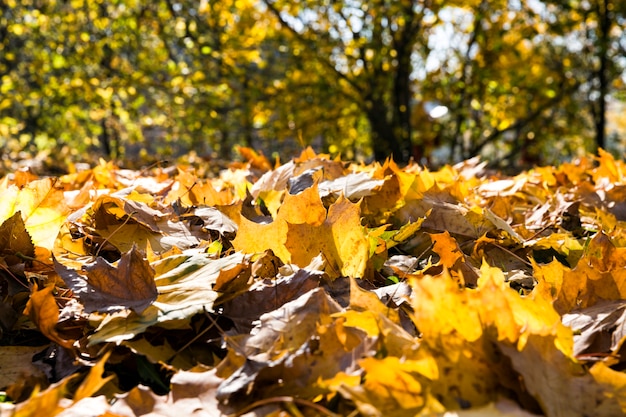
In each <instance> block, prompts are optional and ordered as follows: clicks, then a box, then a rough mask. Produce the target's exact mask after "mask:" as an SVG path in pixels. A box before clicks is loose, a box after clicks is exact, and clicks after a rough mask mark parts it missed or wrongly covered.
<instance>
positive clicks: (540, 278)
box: [0, 149, 626, 417]
mask: <svg viewBox="0 0 626 417" xmlns="http://www.w3.org/2000/svg"><path fill="white" fill-rule="evenodd" d="M243 151H244V154H245V155H247V157H248V160H247V163H245V164H239V165H233V166H232V167H230V168H229V169H226V170H223V171H221V173H220V175H219V176H218V177H213V178H204V176H203V175H200V174H199V173H198V171H197V170H194V169H191V168H190V167H186V166H183V165H178V166H175V167H171V168H153V169H151V170H147V171H142V172H139V171H130V170H124V169H119V168H117V167H116V166H114V165H113V164H111V163H105V162H102V163H101V164H100V165H99V166H97V167H95V168H93V169H89V170H85V171H82V172H77V173H73V174H69V175H66V176H62V177H59V178H38V177H36V176H34V175H33V174H31V173H29V172H28V171H19V172H15V173H14V174H12V175H9V176H6V177H5V178H3V179H2V180H1V181H0V201H1V204H0V222H1V225H0V344H1V345H2V346H0V390H2V392H1V393H0V401H1V402H2V403H1V404H0V407H1V410H2V415H14V416H20V417H21V416H41V415H46V416H54V415H60V416H137V415H151V416H180V415H194V416H196V415H197V416H221V415H249V416H255V415H256V416H266V415H274V416H279V415H289V416H318V415H325V416H422V415H424V416H431V415H434V416H444V415H445V416H454V415H458V416H463V415H467V416H470V415H481V416H530V415H535V414H537V415H546V416H568V417H569V416H590V415H593V416H615V415H620V414H622V413H623V412H622V410H624V409H626V374H624V373H623V372H622V371H623V369H624V368H625V367H626V360H624V356H623V351H624V350H625V347H624V343H623V342H624V340H625V339H624V336H625V334H626V331H625V327H624V323H625V321H624V316H625V314H626V301H624V300H626V223H625V222H626V202H625V201H626V164H624V163H623V162H622V161H618V160H615V159H614V158H613V157H612V156H610V155H609V154H608V153H606V152H603V151H600V153H599V155H598V156H596V157H592V156H589V157H587V158H583V159H580V160H577V161H575V162H572V163H566V164H563V165H561V166H558V167H544V168H536V169H533V170H530V171H527V172H524V173H521V174H519V175H517V176H514V177H508V176H503V175H499V174H497V173H493V172H489V171H487V170H486V169H485V168H484V165H483V164H481V163H479V161H476V160H470V161H466V162H464V163H462V164H459V165H456V166H447V167H444V168H442V169H440V170H438V171H429V170H428V169H426V168H423V167H420V166H418V165H415V164H412V165H409V166H407V167H405V168H399V167H398V166H397V165H396V164H395V163H393V162H392V161H387V162H386V163H385V164H383V165H380V164H373V165H359V164H351V163H348V162H343V161H341V160H339V159H334V160H333V159H331V158H329V157H328V156H326V155H316V154H315V153H314V152H313V151H311V150H310V149H308V150H305V151H304V152H303V153H302V155H301V156H300V157H299V158H296V159H294V160H292V161H290V162H288V163H285V164H282V165H280V164H275V165H272V164H271V163H270V162H269V161H268V160H267V159H265V158H264V157H263V156H262V155H257V154H255V153H254V152H253V151H251V150H249V149H248V150H243ZM208 171H210V169H207V172H208Z"/></svg>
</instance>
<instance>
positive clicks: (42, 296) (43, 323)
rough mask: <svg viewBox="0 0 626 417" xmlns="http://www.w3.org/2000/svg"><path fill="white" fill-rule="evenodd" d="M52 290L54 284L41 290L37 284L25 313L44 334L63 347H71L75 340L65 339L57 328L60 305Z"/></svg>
mask: <svg viewBox="0 0 626 417" xmlns="http://www.w3.org/2000/svg"><path fill="white" fill-rule="evenodd" d="M52 291H54V287H53V286H49V287H45V288H44V289H42V290H39V289H38V288H37V285H35V286H34V287H33V291H32V293H31V295H30V299H29V300H28V303H27V304H26V309H25V310H24V313H25V314H28V316H29V317H30V319H31V320H32V322H33V323H35V325H36V326H37V328H38V329H39V331H41V333H43V335H44V336H46V337H47V338H48V339H50V340H52V341H53V342H56V343H58V344H59V345H61V346H63V347H66V348H70V347H71V346H72V344H73V341H72V340H66V339H64V338H63V337H62V336H61V335H60V334H59V332H58V331H57V329H56V325H57V323H58V321H59V307H58V306H57V303H56V301H55V299H54V296H53V295H52Z"/></svg>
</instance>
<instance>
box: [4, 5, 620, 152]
mask: <svg viewBox="0 0 626 417" xmlns="http://www.w3.org/2000/svg"><path fill="white" fill-rule="evenodd" d="M625 20H626V6H624V5H623V4H622V2H618V1H615V0H605V1H600V0H594V1H589V2H574V1H569V2H553V1H544V2H530V3H528V2H513V1H506V0H491V1H487V0H473V1H470V2H461V1H454V0H449V1H425V2H417V3H415V2H409V1H398V2H388V1H383V0H368V1H356V2H353V1H335V2H328V1H327V0H293V1H285V0H224V1H216V0H203V1H200V2H198V1H191V0H157V1H154V2H148V3H145V4H144V2H138V1H124V2H119V1H114V0H100V1H95V2H89V1H86V0H71V1H54V0H52V1H48V2H36V1H34V0H25V1H20V2H18V1H15V0H4V1H0V35H1V36H0V144H2V146H3V152H4V157H5V158H7V157H8V158H12V159H16V158H20V157H23V155H24V154H20V152H22V151H26V152H27V153H34V152H37V151H44V152H47V153H49V154H54V155H55V161H56V162H57V163H58V162H60V160H59V154H60V155H64V156H65V157H67V158H71V159H78V158H79V156H80V159H85V156H86V155H93V156H98V155H104V156H107V157H109V158H118V159H122V158H126V159H129V160H136V159H138V158H139V159H140V160H142V161H148V160H155V159H156V160H158V159H162V158H169V157H171V156H176V155H180V154H182V153H187V152H189V151H190V150H193V151H195V152H196V153H197V154H199V155H202V156H208V155H212V154H214V153H217V154H219V155H220V156H222V157H231V155H230V152H231V149H232V148H233V146H234V145H236V144H242V145H244V146H253V147H256V148H259V149H264V150H265V151H266V153H267V154H272V153H278V154H283V155H286V156H289V154H292V153H293V151H294V150H295V149H300V148H301V147H302V145H308V144H313V145H314V146H315V147H317V148H320V150H322V151H330V152H331V153H342V155H344V156H345V157H348V158H360V159H364V158H368V157H370V156H372V155H373V156H374V157H375V158H377V159H383V158H384V157H386V156H387V155H389V154H393V155H394V158H395V159H396V160H398V161H406V160H408V158H409V157H410V156H413V157H415V158H417V159H419V160H420V161H427V160H432V161H435V162H436V160H437V158H439V161H440V162H442V161H443V160H459V159H465V158H468V157H470V156H472V155H475V154H483V155H484V156H488V157H490V159H491V160H493V161H498V160H501V161H503V162H505V163H507V164H510V161H518V163H519V164H535V163H547V162H554V159H560V158H563V157H566V156H571V155H573V154H577V153H579V152H581V151H583V150H585V149H587V150H590V149H591V148H593V147H594V146H596V145H599V146H604V147H607V148H611V146H612V145H611V143H609V142H607V140H606V138H605V136H607V135H606V134H605V133H606V125H607V120H606V114H607V105H606V104H607V101H608V98H609V97H623V96H624V94H625V91H624V74H623V71H624V61H623V59H621V60H620V56H623V55H624V34H623V31H620V30H619V28H620V27H623V25H624V22H625ZM433 104H440V105H443V106H445V107H446V108H447V109H448V113H447V115H446V116H445V117H442V118H435V117H433V115H432V114H430V113H429V110H428V109H429V106H431V105H433ZM431 107H432V106H431ZM433 152H435V156H436V157H434V158H431V157H432V154H433ZM422 158H424V159H422Z"/></svg>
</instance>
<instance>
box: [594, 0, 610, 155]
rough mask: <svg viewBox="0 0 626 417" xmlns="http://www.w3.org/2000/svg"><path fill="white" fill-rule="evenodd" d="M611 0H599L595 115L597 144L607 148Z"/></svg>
mask: <svg viewBox="0 0 626 417" xmlns="http://www.w3.org/2000/svg"><path fill="white" fill-rule="evenodd" d="M610 3H611V2H610V0H599V2H598V5H597V6H598V8H597V14H598V21H599V33H598V43H599V45H598V46H599V48H598V49H599V54H600V56H599V57H598V58H599V61H600V65H599V68H598V71H597V73H596V77H597V79H598V93H599V94H598V95H599V97H598V102H597V109H598V110H597V112H596V114H595V117H594V122H595V129H596V145H597V147H598V148H603V149H604V148H606V145H607V144H606V96H607V94H608V89H609V82H608V79H607V71H608V65H609V57H608V49H609V42H610V39H609V36H610V31H611V16H610V13H611V11H610Z"/></svg>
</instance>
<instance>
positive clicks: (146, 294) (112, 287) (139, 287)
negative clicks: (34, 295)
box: [54, 247, 157, 313]
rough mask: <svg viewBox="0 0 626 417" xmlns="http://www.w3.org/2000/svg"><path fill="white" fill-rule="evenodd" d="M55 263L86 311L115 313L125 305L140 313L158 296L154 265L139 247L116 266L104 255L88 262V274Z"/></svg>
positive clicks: (58, 271)
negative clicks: (92, 261) (105, 258)
mask: <svg viewBox="0 0 626 417" xmlns="http://www.w3.org/2000/svg"><path fill="white" fill-rule="evenodd" d="M54 266H55V270H56V272H57V273H58V274H59V275H60V276H61V278H63V281H65V284H66V285H67V286H68V287H70V288H71V289H72V291H74V294H75V295H76V296H77V297H78V298H79V299H80V301H81V302H82V303H83V305H84V306H85V312H87V313H91V312H94V311H99V312H106V313H112V312H115V311H119V310H124V309H131V310H133V311H135V312H137V313H141V312H142V311H144V310H145V309H146V308H148V306H150V305H151V304H152V303H153V302H154V301H155V300H156V298H157V288H156V284H155V282H154V269H152V267H151V266H150V264H149V263H148V261H147V260H146V259H144V257H143V255H142V254H141V252H140V251H139V250H138V249H137V248H136V247H133V248H132V249H131V250H130V251H129V252H127V253H125V254H123V255H122V258H121V259H120V260H119V263H118V265H117V266H114V265H112V264H110V263H109V262H107V261H106V260H104V259H103V258H98V259H97V260H96V262H94V263H92V264H90V265H86V266H85V267H84V268H83V269H84V271H85V272H86V275H87V276H85V275H83V274H82V273H79V272H77V271H74V270H72V269H69V268H66V267H65V266H64V265H62V264H60V263H59V262H57V261H56V260H55V265H54Z"/></svg>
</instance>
